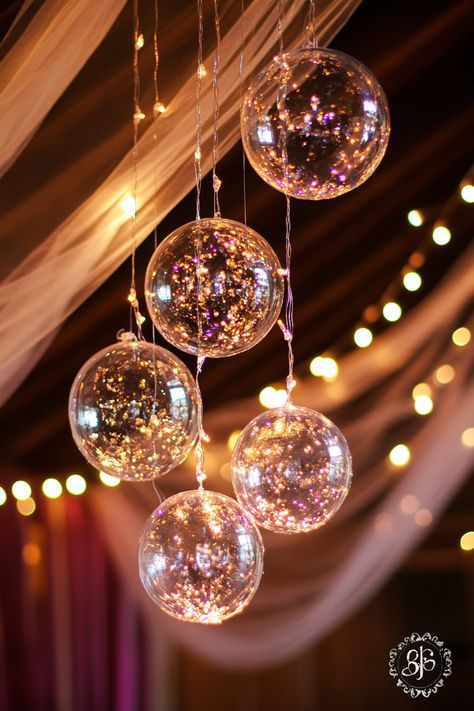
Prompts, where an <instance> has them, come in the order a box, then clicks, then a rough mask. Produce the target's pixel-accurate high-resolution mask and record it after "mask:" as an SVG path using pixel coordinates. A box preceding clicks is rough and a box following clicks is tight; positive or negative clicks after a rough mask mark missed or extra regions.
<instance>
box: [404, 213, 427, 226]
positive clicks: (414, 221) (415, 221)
mask: <svg viewBox="0 0 474 711" xmlns="http://www.w3.org/2000/svg"><path fill="white" fill-rule="evenodd" d="M407 220H408V222H409V223H410V225H412V227H421V225H422V224H423V215H422V213H421V212H420V211H419V210H410V212H409V213H408V215H407Z"/></svg>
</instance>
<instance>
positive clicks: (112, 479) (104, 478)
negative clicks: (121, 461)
mask: <svg viewBox="0 0 474 711" xmlns="http://www.w3.org/2000/svg"><path fill="white" fill-rule="evenodd" d="M99 479H100V480H101V482H102V484H105V486H110V487H111V488H113V487H114V486H118V485H119V484H120V479H119V478H118V477H116V476H112V475H111V474H107V472H99Z"/></svg>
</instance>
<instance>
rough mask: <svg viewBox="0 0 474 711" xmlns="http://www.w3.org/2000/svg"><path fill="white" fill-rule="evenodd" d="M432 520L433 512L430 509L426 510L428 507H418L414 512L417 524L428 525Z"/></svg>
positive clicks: (423, 526)
mask: <svg viewBox="0 0 474 711" xmlns="http://www.w3.org/2000/svg"><path fill="white" fill-rule="evenodd" d="M432 522H433V514H432V513H431V511H428V509H418V511H417V512H416V514H415V523H416V525H417V526H421V527H422V528H425V527H426V526H430V525H431V523H432Z"/></svg>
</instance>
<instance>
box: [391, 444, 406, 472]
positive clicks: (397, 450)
mask: <svg viewBox="0 0 474 711" xmlns="http://www.w3.org/2000/svg"><path fill="white" fill-rule="evenodd" d="M410 456H411V454H410V450H409V449H408V447H407V446H406V444H396V445H395V447H393V449H391V450H390V454H389V455H388V458H389V460H390V462H391V463H392V464H393V465H394V466H395V467H404V466H405V465H406V464H408V462H409V461H410Z"/></svg>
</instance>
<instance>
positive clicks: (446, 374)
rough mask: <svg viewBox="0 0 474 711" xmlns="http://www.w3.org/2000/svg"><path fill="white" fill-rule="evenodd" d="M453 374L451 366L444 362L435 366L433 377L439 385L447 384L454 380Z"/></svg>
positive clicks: (454, 372)
mask: <svg viewBox="0 0 474 711" xmlns="http://www.w3.org/2000/svg"><path fill="white" fill-rule="evenodd" d="M455 374H456V371H455V370H454V368H453V366H452V365H449V363H444V364H443V365H440V366H439V367H438V368H436V370H435V372H434V376H433V377H434V379H435V380H436V382H437V383H438V384H439V385H447V384H448V383H450V382H451V381H452V380H454V376H455Z"/></svg>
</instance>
